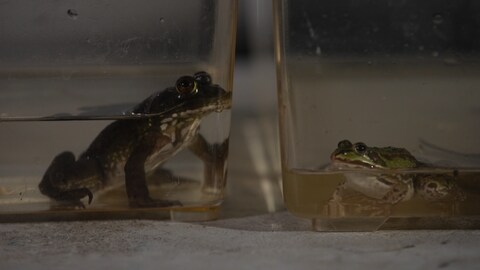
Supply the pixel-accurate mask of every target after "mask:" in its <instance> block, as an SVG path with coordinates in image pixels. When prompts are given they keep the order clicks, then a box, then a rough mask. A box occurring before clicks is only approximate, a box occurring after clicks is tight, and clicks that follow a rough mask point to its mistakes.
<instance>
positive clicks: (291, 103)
mask: <svg viewBox="0 0 480 270" xmlns="http://www.w3.org/2000/svg"><path fill="white" fill-rule="evenodd" d="M274 3H275V24H276V30H275V31H276V33H275V34H276V40H275V44H276V61H277V74H278V97H279V98H278V103H279V113H280V135H281V150H282V151H281V152H282V153H281V154H282V170H283V192H284V199H285V203H286V206H287V208H288V210H289V211H290V212H292V213H293V214H295V215H297V216H300V217H303V218H307V219H311V220H312V224H313V228H314V229H315V230H319V231H363V230H366V231H373V230H377V229H401V228H479V227H480V222H479V220H480V219H479V215H480V208H478V205H479V204H480V140H479V138H480V121H479V119H480V17H479V16H478V14H480V3H477V2H475V1H468V0H460V1H440V2H439V1H430V0H423V1H413V0H406V1H350V0H339V1H333V2H332V1H306V0H275V1H274Z"/></svg>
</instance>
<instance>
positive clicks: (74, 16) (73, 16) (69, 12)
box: [67, 9, 78, 20]
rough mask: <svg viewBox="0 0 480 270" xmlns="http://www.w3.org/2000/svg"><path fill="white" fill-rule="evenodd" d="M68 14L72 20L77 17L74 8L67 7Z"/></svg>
mask: <svg viewBox="0 0 480 270" xmlns="http://www.w3.org/2000/svg"><path fill="white" fill-rule="evenodd" d="M67 14H68V16H70V18H72V19H73V20H76V19H77V18H78V12H77V11H76V10H75V9H69V10H67Z"/></svg>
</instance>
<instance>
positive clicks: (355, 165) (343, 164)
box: [330, 158, 375, 169]
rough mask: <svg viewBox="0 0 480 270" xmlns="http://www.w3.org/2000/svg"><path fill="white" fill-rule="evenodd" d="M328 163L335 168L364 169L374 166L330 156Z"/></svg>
mask: <svg viewBox="0 0 480 270" xmlns="http://www.w3.org/2000/svg"><path fill="white" fill-rule="evenodd" d="M330 164H331V166H332V167H333V168H336V169H365V168H368V169H374V168H375V167H374V166H373V165H372V166H370V165H368V164H365V163H363V162H360V161H348V162H347V161H343V160H339V159H336V158H332V159H331V161H330Z"/></svg>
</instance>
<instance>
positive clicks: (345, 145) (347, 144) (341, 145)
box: [338, 140, 352, 148]
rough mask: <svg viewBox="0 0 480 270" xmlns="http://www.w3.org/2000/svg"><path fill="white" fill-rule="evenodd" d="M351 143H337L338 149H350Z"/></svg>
mask: <svg viewBox="0 0 480 270" xmlns="http://www.w3.org/2000/svg"><path fill="white" fill-rule="evenodd" d="M350 147H352V143H351V142H350V141H349V140H343V141H340V142H339V143H338V148H350Z"/></svg>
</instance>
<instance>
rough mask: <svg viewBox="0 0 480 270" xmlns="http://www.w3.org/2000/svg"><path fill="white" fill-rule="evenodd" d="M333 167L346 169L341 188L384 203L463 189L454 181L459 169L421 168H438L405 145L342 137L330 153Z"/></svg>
mask: <svg viewBox="0 0 480 270" xmlns="http://www.w3.org/2000/svg"><path fill="white" fill-rule="evenodd" d="M330 168H331V169H336V170H345V169H346V170H347V171H345V177H346V181H345V183H344V184H343V185H342V187H341V189H350V190H355V191H357V192H359V193H361V194H363V195H365V196H367V197H369V198H372V199H375V200H378V201H380V202H383V203H389V204H396V203H398V202H401V201H407V200H409V199H411V198H412V197H413V196H414V195H415V194H417V195H419V196H420V197H422V198H423V199H425V200H428V201H441V200H448V199H451V198H454V197H458V196H459V195H460V193H461V192H460V191H459V189H458V187H457V186H456V184H455V178H456V176H457V171H456V170H445V171H446V172H445V173H438V174H437V173H435V174H433V173H426V172H421V171H422V170H423V169H429V170H432V169H439V168H434V167H432V166H430V165H428V164H425V163H423V162H420V161H418V160H417V159H416V158H415V157H414V156H413V155H412V154H411V153H410V152H409V151H408V150H406V149H404V148H396V147H369V146H367V145H366V144H364V143H362V142H357V143H355V144H352V143H351V142H350V141H348V140H342V141H340V142H339V143H338V147H337V149H335V151H334V152H333V153H332V154H331V165H330ZM356 169H369V171H362V170H356ZM402 170H403V171H404V173H401V171H402ZM447 172H451V173H447ZM337 192H338V190H337Z"/></svg>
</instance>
